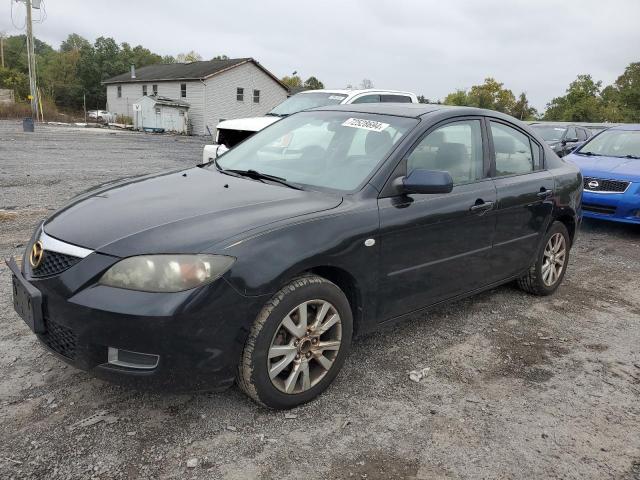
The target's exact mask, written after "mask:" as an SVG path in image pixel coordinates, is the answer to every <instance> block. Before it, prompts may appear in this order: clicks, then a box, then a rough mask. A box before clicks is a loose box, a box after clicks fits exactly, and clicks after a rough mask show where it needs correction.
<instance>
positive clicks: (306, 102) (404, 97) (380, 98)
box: [202, 88, 418, 163]
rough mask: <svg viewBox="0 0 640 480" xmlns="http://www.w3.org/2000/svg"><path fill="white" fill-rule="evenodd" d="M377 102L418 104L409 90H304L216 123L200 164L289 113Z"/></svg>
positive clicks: (416, 98)
mask: <svg viewBox="0 0 640 480" xmlns="http://www.w3.org/2000/svg"><path fill="white" fill-rule="evenodd" d="M379 102H394V103H418V97H416V95H415V94H414V93H411V92H399V91H397V90H379V89H373V88H371V89H367V90H307V91H305V92H300V93H297V94H295V95H292V96H291V97H289V98H287V99H286V100H285V101H284V102H282V103H281V104H280V105H278V106H277V107H275V108H274V109H273V110H271V111H270V112H269V113H267V114H266V115H265V116H264V117H252V118H237V119H235V120H225V121H223V122H220V123H219V124H218V126H217V128H216V133H215V142H216V143H214V144H213V145H205V146H204V151H203V153H202V163H207V162H210V161H211V160H213V159H214V158H216V157H218V156H219V155H221V154H223V153H224V152H226V151H227V150H228V149H230V148H231V147H233V146H234V145H236V144H238V143H240V142H241V141H243V140H244V139H245V138H248V137H250V136H251V135H253V134H254V133H256V132H259V131H260V130H262V129H263V128H265V127H268V126H269V125H271V124H272V123H275V122H277V121H278V120H280V119H281V118H282V117H286V116H287V115H291V114H292V113H297V112H301V111H302V110H307V109H309V108H315V107H323V106H325V105H345V104H350V103H379Z"/></svg>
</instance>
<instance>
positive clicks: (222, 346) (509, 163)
mask: <svg viewBox="0 0 640 480" xmlns="http://www.w3.org/2000/svg"><path fill="white" fill-rule="evenodd" d="M581 191H582V179H581V176H580V173H579V171H578V169H577V168H576V167H575V166H573V165H572V164H570V163H567V162H565V161H563V160H562V159H560V158H558V157H557V156H556V154H555V153H553V151H551V150H550V149H549V147H547V146H546V145H545V142H544V141H543V140H542V139H541V138H540V137H539V136H538V135H537V134H536V133H534V132H533V131H532V130H531V129H530V128H529V127H527V126H526V125H524V124H523V123H521V122H519V121H517V120H515V119H513V118H511V117H509V116H506V115H502V114H500V113H496V112H492V111H487V110H480V109H472V108H462V107H455V108H452V107H444V106H440V105H409V104H373V105H366V104H363V105H345V106H331V107H324V108H321V109H316V110H311V111H306V112H301V113H297V114H294V115H292V116H290V117H288V118H285V119H283V120H281V121H279V122H277V123H275V124H273V125H272V126H270V127H268V128H266V129H265V130H263V131H261V132H259V133H257V134H256V135H255V136H252V137H250V138H249V139H247V140H246V141H244V142H243V143H241V144H239V145H237V146H236V147H234V148H233V149H231V150H230V151H228V152H226V153H225V154H223V155H222V156H220V157H218V158H217V159H216V160H215V161H214V162H211V163H209V164H205V165H200V166H198V167H193V168H188V169H185V170H180V171H172V172H166V173H161V174H155V175H149V176H146V177H142V178H140V177H139V178H134V179H129V180H126V181H119V182H116V183H113V184H110V185H106V186H101V187H99V188H98V189H96V190H94V191H91V192H89V193H86V194H84V195H82V196H80V197H77V198H75V199H74V200H73V201H72V202H71V203H70V204H69V205H67V206H66V207H64V208H62V209H61V210H59V211H57V212H56V213H54V214H53V215H52V216H51V217H50V218H48V219H47V220H45V221H44V222H43V223H42V224H41V225H40V226H39V227H38V229H37V230H36V231H35V233H34V235H33V238H32V239H31V241H30V242H29V244H28V247H27V250H26V252H25V255H24V258H23V259H22V262H21V265H19V264H18V262H16V261H15V260H9V261H8V265H9V267H10V268H11V270H12V272H13V293H14V306H15V309H16V311H17V312H18V313H19V314H20V316H21V317H22V318H23V319H24V320H25V322H26V323H27V324H28V325H29V327H30V328H31V329H32V330H33V331H34V332H35V334H36V335H37V336H38V338H39V339H40V340H41V341H42V343H43V344H44V345H46V346H47V347H48V348H49V349H51V350H52V351H53V352H55V353H56V354H58V355H59V356H60V357H61V358H62V359H64V360H65V361H67V362H69V363H71V364H73V365H74V366H76V367H78V368H80V369H83V370H87V371H91V372H93V373H94V374H95V375H98V376H101V377H105V378H108V379H112V380H119V381H122V380H125V381H129V382H131V383H133V384H135V385H142V386H144V385H147V384H148V385H150V386H158V385H160V386H165V387H180V388H188V389H217V388H224V387H227V386H230V385H231V384H232V383H233V382H234V381H236V382H237V383H238V384H239V386H240V387H241V388H242V390H244V391H245V392H246V393H247V394H248V395H249V396H250V397H251V398H253V399H254V400H255V401H257V402H259V403H261V404H263V405H266V406H269V407H273V408H290V407H293V406H295V405H298V404H301V403H303V402H307V401H309V400H311V399H312V398H314V397H315V396H317V395H318V394H319V393H320V392H322V391H323V390H325V389H326V388H327V386H328V385H329V384H330V383H331V382H332V381H333V379H334V378H335V377H336V375H337V374H338V372H339V370H340V368H341V367H342V365H343V363H344V361H345V358H346V356H347V354H348V351H349V347H350V344H351V341H352V338H353V337H354V335H355V334H356V333H363V332H367V331H370V330H372V329H374V328H376V327H378V326H379V325H381V324H383V323H388V322H392V321H394V320H397V319H401V318H402V317H404V316H406V315H408V314H411V313H413V312H416V311H418V310H421V309H425V308H428V307H431V306H434V305H437V304H440V303H442V302H445V301H450V300H453V299H457V298H461V297H464V296H468V295H471V294H474V293H477V292H480V291H482V290H486V289H489V288H492V287H494V286H496V285H499V284H503V283H506V282H510V281H517V283H518V285H520V287H521V288H522V289H524V290H525V291H527V292H530V293H533V294H537V295H547V294H550V293H552V292H553V291H554V290H555V289H556V288H557V287H558V285H559V284H560V283H561V282H562V279H563V277H564V274H565V271H566V268H567V263H568V258H569V251H570V248H571V245H572V243H573V241H574V237H575V235H576V231H577V229H578V227H579V224H580V218H581V211H580V208H581V207H580V204H581Z"/></svg>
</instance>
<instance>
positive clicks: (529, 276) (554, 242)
mask: <svg viewBox="0 0 640 480" xmlns="http://www.w3.org/2000/svg"><path fill="white" fill-rule="evenodd" d="M570 248H571V238H570V237H569V232H568V231H567V227H565V226H564V224H563V223H561V222H554V223H553V224H552V225H551V227H550V228H549V230H548V231H547V233H546V234H545V237H544V240H543V242H542V247H541V249H540V251H539V252H538V256H537V259H536V262H535V263H534V264H533V265H531V267H530V268H529V271H528V272H527V273H526V274H525V275H523V276H522V277H520V278H519V279H518V286H519V287H520V288H521V289H522V290H524V291H525V292H529V293H533V294H534V295H551V294H552V293H553V292H555V291H556V289H557V288H558V286H559V285H560V283H562V279H563V278H564V274H565V272H566V271H567V264H568V263H569V249H570Z"/></svg>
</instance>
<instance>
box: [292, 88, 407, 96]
mask: <svg viewBox="0 0 640 480" xmlns="http://www.w3.org/2000/svg"><path fill="white" fill-rule="evenodd" d="M309 93H337V94H340V95H348V96H355V95H360V94H361V93H398V94H403V95H414V94H413V93H412V92H405V91H401V90H386V89H384V88H364V89H347V88H343V89H339V88H336V89H326V88H323V89H319V90H304V91H302V92H298V93H297V94H296V95H300V94H309Z"/></svg>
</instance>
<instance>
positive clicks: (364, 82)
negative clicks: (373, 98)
mask: <svg viewBox="0 0 640 480" xmlns="http://www.w3.org/2000/svg"><path fill="white" fill-rule="evenodd" d="M360 88H362V89H363V90H364V89H367V88H373V82H372V81H371V80H369V79H368V78H363V79H362V81H361V82H360Z"/></svg>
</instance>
